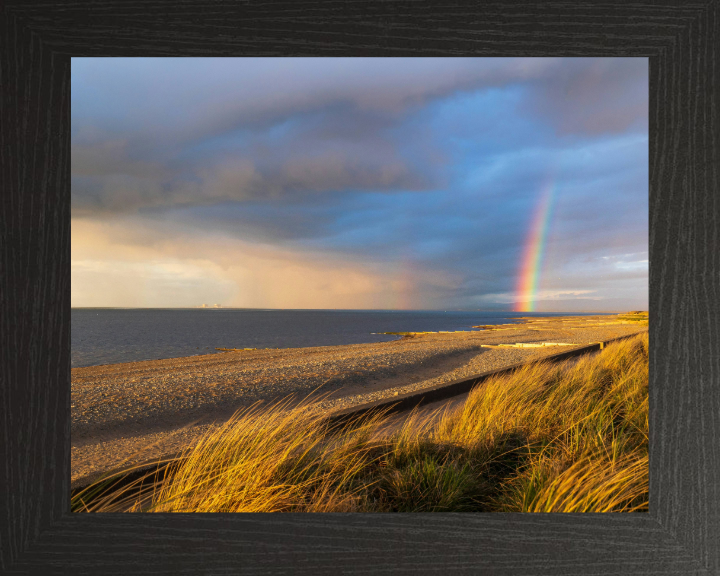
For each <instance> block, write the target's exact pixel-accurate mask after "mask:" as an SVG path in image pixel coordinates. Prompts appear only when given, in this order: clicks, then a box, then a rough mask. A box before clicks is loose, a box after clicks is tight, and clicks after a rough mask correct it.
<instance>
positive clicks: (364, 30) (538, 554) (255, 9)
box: [0, 0, 720, 575]
mask: <svg viewBox="0 0 720 576" xmlns="http://www.w3.org/2000/svg"><path fill="white" fill-rule="evenodd" d="M719 26H720V22H719V20H718V2H717V0H715V1H711V2H684V3H680V2H677V3H668V2H634V3H620V2H606V3H591V4H588V3H577V2H552V1H551V2H545V3H542V4H531V3H507V4H491V5H484V4H480V3H475V2H472V3H447V4H441V3H437V4H435V3H430V2H426V1H416V2H396V3H387V2H384V3H372V4H368V3H366V2H361V1H349V0H346V1H330V2H309V1H299V2H225V1H218V0H214V1H209V2H197V1H192V2H190V1H176V0H174V1H158V0H148V1H146V2H139V1H134V2H124V3H120V2H110V1H105V0H99V1H95V2H92V3H86V2H83V3H80V2H65V3H63V4H61V5H57V4H54V3H49V2H48V3H32V4H31V5H24V4H21V3H5V4H3V5H1V6H0V83H1V84H2V95H1V96H0V98H1V99H0V109H1V112H2V116H1V119H2V126H1V127H2V130H1V135H0V190H2V194H1V195H0V197H1V198H2V212H1V213H0V235H1V236H0V238H1V240H2V242H1V243H0V254H2V275H1V276H0V301H1V302H2V314H1V315H0V327H1V330H2V339H3V341H2V347H1V348H0V359H1V360H0V384H1V385H0V434H1V440H2V442H0V454H1V456H2V459H1V462H2V467H0V485H2V486H3V489H2V490H1V491H0V572H5V573H18V574H21V573H38V574H50V573H66V574H74V575H79V574H108V575H109V574H310V573H322V574H339V573H342V574H367V573H377V574H386V573H399V574H434V573H442V574H447V573H453V574H455V573H456V574H478V573H483V574H485V573H492V574H528V575H544V574H548V575H564V574H718V573H720V545H719V544H718V543H719V542H720V482H718V481H717V478H718V477H719V476H720V381H719V380H720V353H719V352H718V350H719V349H720V347H719V344H720V338H719V336H720V334H719V330H720V328H719V327H720V317H719V316H720V315H719V312H720V294H719V293H718V292H719V291H720V266H719V264H720V238H719V237H718V234H719V232H718V214H720V206H719V205H718V204H719V200H718V194H719V193H720V189H719V188H720V186H719V183H720V182H719V175H718V170H719V168H718V166H719V164H720V157H719V156H720V154H719V152H720V141H719V140H720V137H719V133H720V132H719V128H720V125H719V122H718V111H719V102H718V95H719V94H720V86H719V84H718V82H719V79H718V75H719V72H718V70H719V69H720V62H718V51H719V50H720V38H718V30H719ZM250 54H253V55H325V56H332V55H376V56H394V55H413V56H423V55H441V56H448V55H494V56H498V55H507V56H516V55H523V56H526V55H562V56H587V55H594V56H597V55H601V56H610V55H616V56H618V55H622V56H643V57H649V58H650V64H651V66H650V68H651V86H650V96H651V97H650V101H651V112H650V120H651V142H650V175H651V178H650V183H651V185H650V261H651V265H650V303H651V304H650V306H651V314H652V319H653V321H652V325H651V327H650V333H651V356H650V358H651V360H650V361H651V366H650V370H651V390H650V401H651V405H650V408H651V423H650V426H651V427H650V446H651V460H650V464H651V475H650V482H651V492H650V498H651V505H650V513H649V514H634V515H609V514H604V515H596V514H588V515H575V514H573V515H569V514H564V515H515V514H508V515H501V514H495V515H480V514H475V515H473V514H465V515H449V514H437V515H418V514H415V515H382V516H380V515H301V514H296V515H167V516H156V517H150V516H141V515H127V516H115V515H96V516H91V515H82V516H79V515H76V516H73V515H71V514H69V512H68V509H69V505H68V494H69V382H70V354H69V347H70V339H69V320H70V290H69V288H70V267H69V248H70V235H69V233H70V211H69V206H70V185H69V182H70V180H69V138H70V120H69V94H70V77H69V71H70V57H71V56H80V55H84V56H118V55H156V56H163V55H173V56H179V55H192V56H205V55H235V56H241V55H250Z"/></svg>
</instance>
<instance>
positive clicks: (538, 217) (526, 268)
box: [515, 177, 555, 312]
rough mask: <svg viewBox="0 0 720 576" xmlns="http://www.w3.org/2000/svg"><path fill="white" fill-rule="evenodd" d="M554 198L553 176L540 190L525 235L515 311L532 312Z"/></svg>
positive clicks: (516, 290)
mask: <svg viewBox="0 0 720 576" xmlns="http://www.w3.org/2000/svg"><path fill="white" fill-rule="evenodd" d="M554 198H555V178H552V177H551V178H549V179H548V181H547V182H546V183H545V185H544V186H543V187H542V189H541V192H540V201H539V202H538V204H537V207H536V209H535V214H534V215H533V219H532V224H531V226H530V230H529V232H528V235H527V240H526V242H525V248H524V250H523V256H522V260H521V266H520V275H519V277H518V283H517V287H516V289H515V294H516V298H515V311H516V312H533V311H534V310H535V301H536V299H537V288H538V279H539V277H540V271H541V270H542V259H543V255H544V252H545V241H546V240H547V231H548V224H549V222H550V216H551V212H552V204H553V200H554Z"/></svg>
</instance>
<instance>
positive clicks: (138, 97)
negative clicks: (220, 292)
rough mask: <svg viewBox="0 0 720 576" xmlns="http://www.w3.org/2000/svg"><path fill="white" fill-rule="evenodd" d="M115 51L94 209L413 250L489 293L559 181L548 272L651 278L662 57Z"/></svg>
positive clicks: (80, 151)
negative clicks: (647, 259)
mask: <svg viewBox="0 0 720 576" xmlns="http://www.w3.org/2000/svg"><path fill="white" fill-rule="evenodd" d="M111 64H112V65H110V64H109V63H108V61H103V60H95V61H93V60H85V59H81V60H74V61H73V78H72V80H73V101H72V110H73V142H72V212H73V216H74V217H81V218H85V219H112V218H115V217H128V215H129V216H130V217H131V218H135V219H136V220H137V221H138V222H143V223H145V225H147V226H152V222H164V223H165V224H167V225H168V226H169V227H170V228H172V229H177V230H178V231H183V232H185V233H187V234H193V233H198V234H199V233H201V231H206V230H213V231H215V232H217V233H218V234H223V235H225V236H226V237H228V238H234V239H238V240H242V241H247V242H261V243H266V244H268V245H275V246H282V247H283V248H287V249H293V250H300V251H311V252H313V253H327V254H334V255H337V254H341V255H342V258H343V259H344V260H346V261H348V262H363V261H367V260H369V259H370V260H373V261H377V262H384V263H386V264H387V265H388V266H390V267H392V266H394V265H395V263H402V265H403V266H406V267H407V269H408V270H415V271H416V274H417V277H416V278H415V280H414V281H415V282H416V285H417V286H418V287H419V288H418V290H425V292H426V295H427V301H433V302H434V301H443V302H452V303H453V305H456V306H458V307H467V306H471V307H472V306H475V305H476V304H480V303H487V302H488V301H487V300H483V299H482V295H484V294H490V295H493V294H507V293H509V292H512V290H513V289H514V286H515V284H516V281H517V275H518V266H519V261H520V258H521V255H522V253H523V249H524V247H525V245H526V243H527V239H528V230H529V228H530V225H531V222H532V218H533V214H534V212H535V211H536V209H537V206H538V202H539V199H540V197H541V192H542V190H543V186H546V185H547V184H548V182H550V181H552V184H553V186H554V188H555V202H554V207H553V217H552V220H551V222H550V224H549V232H548V238H547V249H546V265H547V266H548V267H549V268H548V269H552V271H553V272H552V273H549V274H547V275H546V276H547V277H546V278H545V281H544V283H545V284H544V285H545V286H547V288H548V289H549V290H550V289H552V290H556V291H561V288H562V286H565V287H568V290H575V291H583V290H587V291H598V290H601V291H602V290H610V289H611V286H612V283H613V282H615V283H616V284H617V283H621V284H623V285H625V284H627V283H628V282H629V283H630V284H632V283H633V282H635V284H633V285H634V286H637V285H638V279H639V282H640V284H642V283H643V282H646V277H647V271H646V268H645V269H643V265H642V263H640V264H638V263H637V262H638V261H640V262H641V261H642V258H638V259H637V260H628V259H625V260H623V259H622V258H621V255H623V254H631V253H640V252H643V251H646V250H647V229H648V224H647V137H646V132H647V61H646V60H645V59H603V58H598V59H585V58H582V59H552V58H549V59H465V58H463V59H233V60H225V59H202V60H194V61H187V60H182V59H169V60H168V59H129V60H128V59H114V60H113V61H112V62H111ZM592 270H595V272H592ZM600 271H601V272H600ZM556 272H557V274H556ZM643 274H644V275H645V276H643ZM442 279H445V280H442ZM618 285H619V284H618ZM628 290H631V289H630V288H629V289H628ZM606 296H607V295H606Z"/></svg>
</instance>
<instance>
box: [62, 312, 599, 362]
mask: <svg viewBox="0 0 720 576" xmlns="http://www.w3.org/2000/svg"><path fill="white" fill-rule="evenodd" d="M580 315H584V314H577V313H576V314H551V313H547V312H536V313H533V312H480V311H478V312H459V311H437V310H436V311H430V310H428V311H404V310H401V311H396V310H273V309H270V310H261V309H239V308H209V309H198V308H192V309H190V308H73V309H72V310H71V317H70V318H71V327H70V328H71V338H70V340H71V365H72V367H73V368H77V367H81V366H97V365H101V364H117V363H121V362H137V361H140V360H159V359H163V358H180V357H183V356H195V355H200V354H212V353H220V352H219V351H217V350H216V348H303V347H308V346H336V345H342V344H363V343H369V342H386V341H390V340H396V339H398V338H400V336H396V335H388V334H383V332H438V331H441V330H447V331H454V330H471V329H472V327H473V326H477V325H480V324H507V323H513V322H519V321H520V320H519V318H522V317H529V316H544V317H547V316H580ZM593 315H594V314H593Z"/></svg>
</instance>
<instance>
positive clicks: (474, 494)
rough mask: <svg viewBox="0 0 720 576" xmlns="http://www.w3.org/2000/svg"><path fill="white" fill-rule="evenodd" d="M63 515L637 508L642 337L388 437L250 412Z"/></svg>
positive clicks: (531, 373)
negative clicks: (150, 470) (152, 469)
mask: <svg viewBox="0 0 720 576" xmlns="http://www.w3.org/2000/svg"><path fill="white" fill-rule="evenodd" d="M628 316H630V315H628ZM632 316H633V317H635V316H640V315H635V314H633V315H632ZM638 321H639V322H642V321H643V319H641V318H639V319H638ZM644 321H647V315H646V314H645V315H644ZM72 509H73V510H74V511H78V512H83V511H85V512H103V511H117V510H123V511H135V512H460V511H468V512H471V511H476V512H494V511H502V512H642V511H647V510H648V335H647V333H643V334H640V335H638V336H635V337H633V338H631V339H627V340H624V341H621V342H617V343H613V344H610V345H608V346H607V347H606V348H605V349H604V350H602V351H601V352H598V353H597V354H594V355H589V356H584V357H581V358H580V359H574V360H569V361H567V362H564V363H559V364H547V363H537V364H531V365H528V366H525V367H523V368H521V369H518V370H517V371H515V372H513V373H511V374H509V375H504V376H497V377H493V378H491V379H489V380H486V381H485V382H483V383H482V384H480V385H479V386H478V387H476V388H475V389H474V390H473V391H472V392H471V393H470V394H469V395H468V398H467V400H466V401H465V402H464V403H463V404H462V405H460V406H459V407H456V408H454V409H444V410H443V411H439V412H438V411H436V412H434V413H431V414H422V415H421V414H420V413H418V412H414V413H412V414H411V415H410V416H409V417H408V418H406V419H405V420H404V422H403V423H402V424H400V425H399V426H395V427H393V426H392V425H391V420H390V418H389V416H388V415H387V414H384V413H382V412H377V413H374V414H370V415H368V416H365V417H363V418H360V419H357V420H355V421H353V422H350V423H344V424H333V423H331V422H330V421H328V420H327V419H326V418H325V417H324V415H321V414H318V413H317V412H314V411H313V410H312V406H311V405H302V406H296V407H291V406H290V405H289V404H287V403H279V404H274V405H271V406H265V405H255V406H253V407H251V408H248V409H245V410H243V411H241V412H239V413H237V414H236V415H235V416H234V417H233V418H232V419H231V420H230V421H228V422H227V423H225V424H224V425H223V426H221V427H220V428H219V429H217V430H216V431H214V432H213V433H212V434H209V435H208V436H206V437H205V438H204V439H203V440H202V441H201V442H200V443H198V444H197V445H195V446H194V447H193V448H192V449H191V450H188V451H187V452H186V453H185V454H184V455H183V456H182V457H181V458H178V459H177V460H174V461H172V462H170V463H168V464H164V465H163V466H161V467H159V468H158V471H156V472H153V473H151V474H148V475H145V476H143V477H140V478H138V479H136V480H135V481H134V482H119V481H118V480H117V478H110V479H106V480H104V481H102V482H98V483H96V484H95V485H93V486H90V487H88V488H86V489H84V490H81V491H79V492H78V493H76V494H74V495H73V497H72Z"/></svg>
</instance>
